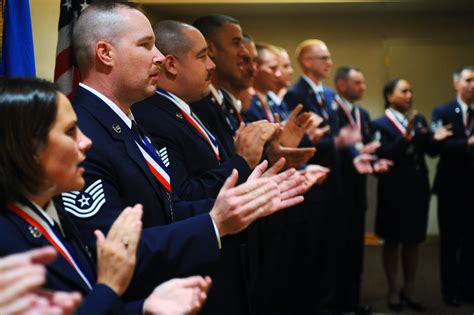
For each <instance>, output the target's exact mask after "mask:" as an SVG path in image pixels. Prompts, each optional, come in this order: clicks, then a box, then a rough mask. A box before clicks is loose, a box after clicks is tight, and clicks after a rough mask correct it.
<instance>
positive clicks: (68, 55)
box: [54, 47, 72, 80]
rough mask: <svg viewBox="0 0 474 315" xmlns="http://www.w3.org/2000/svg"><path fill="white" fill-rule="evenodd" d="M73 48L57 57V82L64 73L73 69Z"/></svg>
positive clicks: (55, 75) (65, 50) (55, 73)
mask: <svg viewBox="0 0 474 315" xmlns="http://www.w3.org/2000/svg"><path fill="white" fill-rule="evenodd" d="M71 60H72V48H71V47H68V48H66V49H64V50H63V51H61V52H60V53H59V54H58V55H57V56H56V67H55V68H54V80H57V79H58V78H59V77H60V76H61V75H63V73H64V72H66V71H68V70H69V69H70V68H71V67H72V62H71Z"/></svg>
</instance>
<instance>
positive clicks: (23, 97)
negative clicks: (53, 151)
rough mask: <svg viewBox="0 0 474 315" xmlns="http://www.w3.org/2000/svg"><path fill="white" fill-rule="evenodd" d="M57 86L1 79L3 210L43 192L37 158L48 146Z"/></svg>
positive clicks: (0, 204) (0, 192)
mask: <svg viewBox="0 0 474 315" xmlns="http://www.w3.org/2000/svg"><path fill="white" fill-rule="evenodd" d="M58 91H59V89H58V87H57V86H56V85H55V84H53V83H51V82H48V81H46V80H41V79H33V78H6V77H0V207H2V208H4V207H5V206H6V205H7V204H8V203H10V202H13V201H23V200H24V198H25V195H26V194H35V193H38V192H39V191H41V190H42V189H44V187H43V186H44V179H43V173H42V170H41V166H40V164H39V162H38V161H37V158H36V157H37V155H38V153H40V152H41V151H42V150H43V149H44V148H45V147H46V145H47V143H48V133H49V130H50V129H51V127H52V125H53V123H54V121H55V119H56V113H57V108H58V106H57V102H58Z"/></svg>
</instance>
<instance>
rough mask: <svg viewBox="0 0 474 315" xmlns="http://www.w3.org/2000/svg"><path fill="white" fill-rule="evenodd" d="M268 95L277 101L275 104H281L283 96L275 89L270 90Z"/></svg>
mask: <svg viewBox="0 0 474 315" xmlns="http://www.w3.org/2000/svg"><path fill="white" fill-rule="evenodd" d="M267 96H268V97H269V98H270V99H271V100H272V101H273V103H275V105H280V104H281V98H280V97H279V96H278V95H276V94H275V92H273V91H269V92H268V93H267Z"/></svg>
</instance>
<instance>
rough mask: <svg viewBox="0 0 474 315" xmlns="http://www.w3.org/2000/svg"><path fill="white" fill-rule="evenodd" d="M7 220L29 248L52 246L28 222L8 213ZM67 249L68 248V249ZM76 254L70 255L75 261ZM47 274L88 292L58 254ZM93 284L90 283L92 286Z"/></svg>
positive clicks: (84, 284) (89, 271)
mask: <svg viewBox="0 0 474 315" xmlns="http://www.w3.org/2000/svg"><path fill="white" fill-rule="evenodd" d="M8 217H9V219H10V220H11V221H12V222H13V224H15V225H16V226H17V228H18V231H20V232H21V234H22V235H23V237H24V239H25V241H26V242H27V243H28V244H30V245H31V248H39V247H44V246H52V245H51V243H50V242H49V241H48V240H47V239H46V238H45V237H44V235H43V234H41V232H39V231H38V230H36V229H35V228H34V227H33V226H31V225H30V224H29V223H28V222H26V221H24V220H23V219H22V218H20V217H18V216H17V215H15V214H14V213H12V212H9V213H8ZM68 249H69V248H68ZM76 254H77V253H75V252H74V253H72V252H71V255H72V256H73V257H74V258H75V259H76ZM47 268H48V272H50V273H52V274H55V275H56V276H58V277H59V278H62V279H64V282H72V283H74V287H79V288H80V289H81V290H82V292H89V291H90V290H89V288H88V287H87V285H86V283H85V282H84V280H82V278H81V277H80V276H79V274H78V273H77V272H76V270H75V269H74V268H73V267H72V266H71V265H70V264H69V262H67V260H66V259H65V258H64V257H63V256H62V255H61V254H59V253H57V256H56V259H55V260H54V261H53V262H52V263H50V264H48V265H47ZM81 268H90V265H89V264H85V265H84V264H81ZM87 272H88V273H89V274H95V273H94V272H93V271H92V270H90V269H88V270H87ZM93 280H94V283H95V279H93ZM94 283H91V285H93V284H94Z"/></svg>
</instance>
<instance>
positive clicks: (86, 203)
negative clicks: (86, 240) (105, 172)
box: [61, 179, 106, 219]
mask: <svg viewBox="0 0 474 315" xmlns="http://www.w3.org/2000/svg"><path fill="white" fill-rule="evenodd" d="M61 198H62V200H63V205H64V209H65V210H66V211H67V212H69V213H70V214H72V215H74V216H76V217H78V218H81V219H84V218H90V217H92V216H94V215H95V214H96V213H97V212H99V210H100V208H102V206H103V205H104V204H105V201H106V200H105V194H104V186H103V184H102V180H101V179H98V180H96V181H95V182H93V183H92V184H91V185H89V186H88V187H87V188H86V189H85V190H84V191H83V192H80V191H70V192H65V193H62V194H61Z"/></svg>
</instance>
